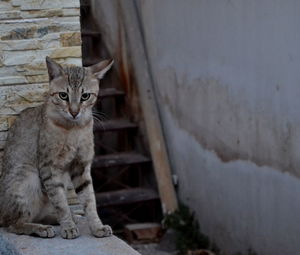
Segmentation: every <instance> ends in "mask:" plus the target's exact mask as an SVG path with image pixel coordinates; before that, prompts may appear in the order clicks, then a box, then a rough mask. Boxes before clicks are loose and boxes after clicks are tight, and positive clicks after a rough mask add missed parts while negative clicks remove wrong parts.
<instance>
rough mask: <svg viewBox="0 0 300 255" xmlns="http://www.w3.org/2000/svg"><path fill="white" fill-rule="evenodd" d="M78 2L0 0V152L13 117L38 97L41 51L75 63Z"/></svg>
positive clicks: (42, 78)
mask: <svg viewBox="0 0 300 255" xmlns="http://www.w3.org/2000/svg"><path fill="white" fill-rule="evenodd" d="M79 7H80V6H79V0H64V1H60V0H43V1H39V0H26V1H22V0H1V1H0V157H1V150H2V149H3V146H4V144H5V140H6V137H7V130H8V129H9V127H10V126H11V124H12V122H13V121H14V119H15V117H16V116H17V115H18V114H19V112H20V111H21V110H23V109H25V108H27V107H33V106H36V105H39V104H41V103H42V102H43V96H44V93H45V92H46V91H47V90H48V74H47V70H46V63H45V57H46V56H50V57H52V58H53V59H55V60H56V61H58V62H63V63H69V64H77V65H81V36H80V22H79V16H80V9H79ZM0 165H1V164H0Z"/></svg>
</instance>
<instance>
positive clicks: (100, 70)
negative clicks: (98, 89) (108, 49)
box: [88, 59, 114, 80]
mask: <svg viewBox="0 0 300 255" xmlns="http://www.w3.org/2000/svg"><path fill="white" fill-rule="evenodd" d="M113 63H114V60H113V59H106V60H103V61H101V62H99V63H98V64H95V65H92V66H90V67H88V68H89V69H90V70H91V73H92V74H94V75H95V76H96V77H97V79H99V80H101V79H102V78H103V76H104V75H105V73H106V72H107V71H108V70H109V69H110V68H111V67H112V65H113Z"/></svg>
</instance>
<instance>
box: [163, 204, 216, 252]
mask: <svg viewBox="0 0 300 255" xmlns="http://www.w3.org/2000/svg"><path fill="white" fill-rule="evenodd" d="M163 223H164V225H165V227H167V228H170V229H173V230H174V231H175V233H176V247H177V250H178V251H179V254H181V255H184V254H186V253H187V251H188V250H196V249H211V250H212V251H213V252H215V253H216V254H218V253H219V248H218V247H217V245H216V244H215V243H214V242H211V241H210V240H209V238H208V237H207V236H206V235H204V234H202V233H201V231H200V226H199V223H198V222H197V220H196V219H195V216H194V213H191V212H190V210H189V208H188V207H187V206H185V205H182V204H181V205H180V206H179V209H178V210H177V211H175V212H174V213H172V214H170V215H167V216H166V217H165V218H164V221H163Z"/></svg>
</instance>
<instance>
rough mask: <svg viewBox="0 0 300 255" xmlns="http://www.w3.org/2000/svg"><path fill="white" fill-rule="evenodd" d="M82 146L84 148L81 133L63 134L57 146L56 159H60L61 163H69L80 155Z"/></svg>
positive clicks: (84, 144)
mask: <svg viewBox="0 0 300 255" xmlns="http://www.w3.org/2000/svg"><path fill="white" fill-rule="evenodd" d="M84 148H86V143H85V140H84V139H83V138H82V136H81V134H75V135H71V136H70V135H69V136H65V137H64V139H63V140H61V141H60V142H59V146H58V148H57V149H58V150H57V153H58V159H59V160H60V161H62V162H61V163H64V164H69V163H70V162H71V161H73V160H74V159H77V158H78V157H81V154H82V150H84Z"/></svg>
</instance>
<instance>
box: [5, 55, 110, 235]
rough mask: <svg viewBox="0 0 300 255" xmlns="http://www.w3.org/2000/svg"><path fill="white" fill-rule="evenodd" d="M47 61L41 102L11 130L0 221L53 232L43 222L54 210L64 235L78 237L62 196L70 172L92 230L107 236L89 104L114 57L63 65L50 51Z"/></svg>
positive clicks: (12, 227)
mask: <svg viewBox="0 0 300 255" xmlns="http://www.w3.org/2000/svg"><path fill="white" fill-rule="evenodd" d="M46 63H47V68H48V74H49V92H48V94H47V96H46V99H45V103H44V104H43V105H41V106H39V107H35V108H29V109H26V110H24V111H23V112H22V113H21V114H20V116H19V117H18V118H17V120H16V121H15V123H14V125H13V126H12V127H11V129H10V131H9V136H8V141H7V143H6V147H5V150H4V157H3V167H2V176H1V179H0V225H1V226H4V227H7V229H8V231H10V232H13V233H16V234H26V235H31V234H34V235H37V236H40V237H53V236H55V231H54V228H53V226H51V225H44V224H41V223H42V222H45V220H46V219H49V218H50V216H54V217H55V219H56V220H57V223H59V224H60V229H61V230H60V233H61V236H62V237H63V238H67V239H73V238H76V237H78V236H79V231H78V228H77V226H76V224H75V222H74V219H73V216H72V213H71V210H70V208H69V206H68V202H67V198H66V185H67V181H66V180H67V179H68V178H69V179H70V178H71V180H72V183H73V185H74V188H75V191H76V193H77V195H78V197H79V200H80V202H81V203H82V205H83V208H84V212H85V215H86V218H87V222H88V225H89V227H90V230H91V233H92V234H93V235H94V236H96V237H104V236H110V235H111V234H112V230H111V228H110V227H109V226H107V225H103V224H102V222H101V220H100V219H99V217H98V214H97V210H96V203H95V196H94V190H93V186H92V179H91V164H92V160H93V157H94V142H93V116H92V107H93V105H94V104H95V102H96V100H97V95H98V91H99V80H100V79H102V78H103V76H104V74H105V73H106V72H107V71H108V70H109V69H110V68H111V66H112V64H113V60H104V61H101V62H100V63H98V64H96V65H93V66H91V67H76V66H68V67H62V66H61V65H59V64H58V63H56V62H54V61H53V60H52V59H50V58H48V57H47V58H46ZM52 218H53V217H52ZM48 224H49V223H48Z"/></svg>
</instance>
